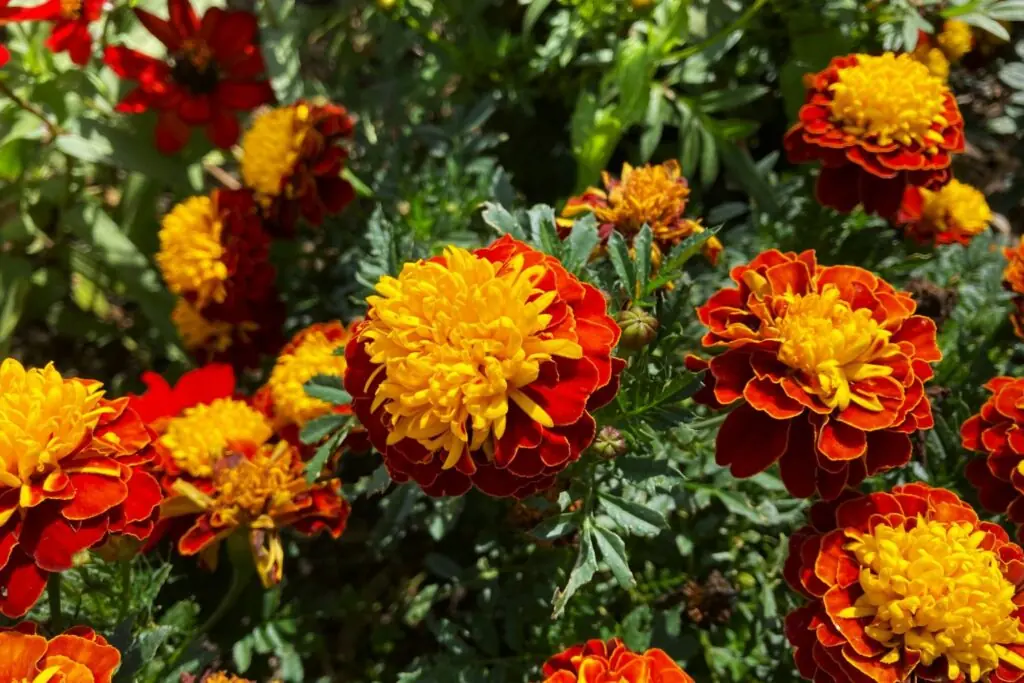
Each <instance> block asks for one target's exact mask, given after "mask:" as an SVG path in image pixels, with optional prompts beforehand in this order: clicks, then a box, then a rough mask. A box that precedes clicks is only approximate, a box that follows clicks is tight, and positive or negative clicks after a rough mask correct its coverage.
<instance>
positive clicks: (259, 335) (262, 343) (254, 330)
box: [171, 292, 285, 368]
mask: <svg viewBox="0 0 1024 683" xmlns="http://www.w3.org/2000/svg"><path fill="white" fill-rule="evenodd" d="M216 316H224V317H222V318H219V317H216ZM284 318H285V311H284V306H283V304H282V303H281V300H280V299H279V298H278V297H277V294H276V292H275V293H274V295H273V296H272V297H270V298H269V299H268V300H266V301H253V302H245V303H242V304H239V305H237V306H234V307H222V306H218V305H212V306H208V307H207V308H205V309H204V310H202V311H199V310H198V309H196V307H195V306H193V305H192V304H191V303H189V302H188V300H186V299H179V300H178V302H177V304H175V307H174V310H173V311H171V321H172V322H173V323H174V326H175V327H176V328H177V330H178V334H180V335H181V340H182V342H183V343H184V345H185V348H186V349H188V351H189V352H190V353H191V354H192V355H193V356H195V357H196V358H197V359H198V360H199V361H200V362H201V363H211V362H230V363H231V364H232V365H233V366H234V367H236V368H252V367H256V366H257V365H259V363H260V359H261V358H262V357H263V356H264V355H268V354H271V353H274V352H276V351H277V350H278V349H279V348H280V347H281V344H282V343H283V339H282V331H281V328H282V326H283V325H284Z"/></svg>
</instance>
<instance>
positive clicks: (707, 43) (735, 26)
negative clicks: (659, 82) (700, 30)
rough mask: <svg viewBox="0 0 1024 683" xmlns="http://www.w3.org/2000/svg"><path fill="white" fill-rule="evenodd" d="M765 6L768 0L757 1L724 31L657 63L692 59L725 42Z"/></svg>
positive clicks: (662, 63) (666, 56)
mask: <svg viewBox="0 0 1024 683" xmlns="http://www.w3.org/2000/svg"><path fill="white" fill-rule="evenodd" d="M767 4H768V0H757V1H756V2H755V3H754V4H753V5H751V6H750V7H748V8H747V10H746V11H745V12H744V13H743V14H741V15H740V17H739V18H738V19H737V20H736V21H734V22H733V23H732V24H730V25H729V26H726V27H725V28H724V29H722V30H721V31H719V32H718V33H716V34H714V35H713V36H708V37H707V38H705V39H704V40H702V41H700V42H699V43H697V44H696V45H691V46H690V47H687V48H684V49H682V50H679V51H678V52H673V53H671V54H668V55H665V56H664V57H662V58H661V60H660V62H659V63H660V64H661V65H665V64H670V63H672V62H679V61H682V60H684V59H687V58H689V57H692V56H693V55H695V54H697V53H698V52H703V51H704V50H706V49H708V48H709V47H711V46H712V45H714V44H715V43H717V42H719V41H721V40H725V38H726V36H728V35H729V34H731V33H733V32H734V31H739V30H740V29H742V28H743V27H744V26H746V25H747V24H748V23H749V22H750V20H751V19H753V18H754V15H755V14H757V13H758V12H759V11H760V10H761V8H762V7H764V6H765V5H767Z"/></svg>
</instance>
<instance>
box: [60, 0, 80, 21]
mask: <svg viewBox="0 0 1024 683" xmlns="http://www.w3.org/2000/svg"><path fill="white" fill-rule="evenodd" d="M60 16H61V17H62V18H64V19H78V18H79V17H81V16H82V0H60Z"/></svg>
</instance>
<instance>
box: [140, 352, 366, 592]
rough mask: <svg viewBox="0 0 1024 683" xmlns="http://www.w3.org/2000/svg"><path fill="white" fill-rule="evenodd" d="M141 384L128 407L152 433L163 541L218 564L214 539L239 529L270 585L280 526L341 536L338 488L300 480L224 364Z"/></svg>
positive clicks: (299, 470) (296, 460) (148, 377)
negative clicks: (175, 379)
mask: <svg viewBox="0 0 1024 683" xmlns="http://www.w3.org/2000/svg"><path fill="white" fill-rule="evenodd" d="M143 381H144V382H145V383H146V384H147V386H148V391H147V392H146V393H145V394H143V395H141V396H135V397H133V398H132V405H133V406H134V408H135V409H136V410H137V411H138V413H139V414H140V415H142V416H143V417H144V418H145V419H146V420H147V421H148V422H149V424H150V425H151V426H152V427H153V429H155V430H156V431H157V433H158V434H159V438H158V440H157V445H158V447H159V449H160V451H161V456H162V457H161V460H160V462H159V463H158V466H157V469H158V471H159V473H160V477H161V485H162V487H163V489H164V492H165V494H166V496H167V500H166V501H165V503H164V505H163V507H162V520H161V523H162V529H161V532H162V533H161V535H163V536H165V535H169V536H171V537H172V538H174V540H175V541H176V543H177V547H178V550H179V552H180V553H181V554H182V555H196V554H200V553H201V556H202V559H203V560H204V564H206V565H207V566H216V562H217V557H218V554H219V553H218V551H219V547H220V543H221V541H223V540H224V539H226V538H228V537H230V536H232V535H234V534H235V533H236V532H238V533H240V534H241V535H243V536H244V537H245V539H247V543H248V545H249V547H250V549H251V550H252V553H253V558H254V560H255V564H256V567H257V568H258V569H259V572H260V576H261V578H262V580H263V582H264V584H265V585H267V586H270V585H274V584H276V583H277V582H279V581H280V579H281V571H282V560H283V551H282V548H281V542H280V531H281V529H283V528H285V527H292V528H294V529H297V530H298V531H300V532H301V533H305V534H314V533H317V532H319V531H321V530H326V531H327V532H328V533H330V534H331V535H332V536H334V537H335V538H337V537H338V536H340V535H341V533H342V531H343V530H344V527H345V522H346V520H347V517H348V510H349V507H348V503H347V502H345V500H344V499H343V498H342V497H341V494H340V482H338V481H337V480H333V479H332V480H329V481H326V482H319V483H315V484H313V485H310V484H309V483H308V482H307V481H306V479H305V472H304V464H303V461H302V458H301V454H300V453H299V452H298V450H297V449H296V448H295V447H294V446H292V445H291V444H289V443H288V442H287V441H280V442H276V441H275V433H274V427H273V424H272V423H271V420H270V418H269V417H268V416H267V415H266V414H264V413H263V412H261V411H260V410H258V409H257V408H256V407H254V406H253V405H251V404H250V402H248V401H247V400H245V399H244V398H243V397H241V396H239V395H237V394H236V389H235V377H234V373H233V372H232V370H231V367H230V366H228V365H208V366H206V367H203V368H200V369H199V370H193V371H191V372H188V373H186V374H185V375H183V376H182V378H181V379H180V380H179V381H178V382H177V384H175V385H174V386H173V387H171V386H170V385H169V384H168V383H167V381H166V380H165V379H164V378H163V377H161V376H160V375H157V374H154V373H146V374H145V375H144V376H143Z"/></svg>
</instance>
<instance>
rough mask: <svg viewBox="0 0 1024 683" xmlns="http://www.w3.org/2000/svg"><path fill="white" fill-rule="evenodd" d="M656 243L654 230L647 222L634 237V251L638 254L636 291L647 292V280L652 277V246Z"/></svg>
mask: <svg viewBox="0 0 1024 683" xmlns="http://www.w3.org/2000/svg"><path fill="white" fill-rule="evenodd" d="M653 245H654V232H653V231H652V230H651V226H649V225H647V224H646V223H645V224H644V226H643V227H642V228H641V229H640V232H639V233H637V235H636V237H634V238H633V253H634V254H635V255H636V287H635V291H639V292H641V293H642V292H646V291H647V282H648V280H650V278H651V248H652V246H653Z"/></svg>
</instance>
